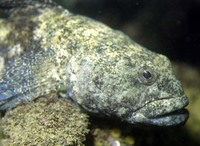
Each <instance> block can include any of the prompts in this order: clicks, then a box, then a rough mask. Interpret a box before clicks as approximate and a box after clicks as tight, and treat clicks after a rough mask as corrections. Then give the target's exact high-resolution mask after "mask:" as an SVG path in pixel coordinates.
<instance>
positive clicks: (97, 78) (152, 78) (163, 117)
mask: <svg viewBox="0 0 200 146" xmlns="http://www.w3.org/2000/svg"><path fill="white" fill-rule="evenodd" d="M136 48H138V47H136ZM104 53H105V54H103V53H101V54H97V56H94V55H93V54H94V53H88V55H87V57H83V56H80V55H78V56H74V57H73V58H71V60H70V62H69V68H68V71H69V76H71V77H70V78H69V83H70V86H69V88H68V95H69V96H70V97H71V98H72V99H73V100H74V101H76V103H78V104H79V105H80V106H81V107H83V108H84V109H86V110H87V111H89V112H92V113H103V114H105V115H107V116H114V117H118V118H120V119H121V120H123V121H127V122H129V123H132V124H150V125H157V126H171V125H179V124H181V123H184V122H185V121H186V120H187V118H188V112H187V110H185V109H184V107H185V106H187V104H188V99H187V97H186V96H185V94H184V91H183V88H182V86H181V83H180V81H179V80H177V78H176V77H175V75H174V71H173V68H172V66H171V63H170V61H169V59H168V58H167V57H165V56H163V55H160V54H157V53H154V52H151V51H149V50H147V49H145V48H141V49H139V51H138V50H134V49H132V50H128V51H126V49H124V50H123V49H118V50H117V49H116V50H115V51H113V52H108V51H107V52H104ZM82 54H84V53H82ZM91 54H92V55H91ZM83 58H84V59H83ZM70 64H71V65H70ZM182 109H183V110H182Z"/></svg>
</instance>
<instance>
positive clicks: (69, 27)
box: [0, 4, 188, 126]
mask: <svg viewBox="0 0 200 146" xmlns="http://www.w3.org/2000/svg"><path fill="white" fill-rule="evenodd" d="M0 60H1V64H0V70H1V72H2V74H1V75H0V76H1V80H0V109H1V110H8V109H11V108H13V107H15V106H17V105H18V104H20V102H22V101H23V102H26V101H32V100H34V99H36V98H38V97H39V96H42V95H46V94H50V93H51V92H64V93H67V94H68V97H69V98H71V99H73V100H74V102H75V103H78V104H79V105H80V106H81V107H83V108H84V109H85V110H87V111H89V112H92V113H100V114H105V115H108V116H112V117H119V118H120V119H121V120H125V121H128V122H129V123H133V124H137V123H143V124H153V125H159V126H168V125H177V124H180V123H183V122H185V121H186V120H187V118H188V113H187V111H185V110H183V111H182V110H181V111H180V110H179V109H182V108H184V107H185V106H186V105H187V104H188V99H187V98H186V96H185V94H184V91H183V89H182V87H181V83H180V82H179V81H178V80H177V79H176V77H175V75H174V73H173V69H172V67H171V64H170V61H169V60H168V59H167V58H166V57H165V56H163V55H160V54H157V53H154V52H151V51H149V50H147V49H146V48H143V47H141V46H140V45H138V44H137V43H135V42H134V41H132V40H131V39H130V38H129V37H127V36H126V35H124V34H123V33H122V32H119V31H115V30H113V29H111V28H109V27H107V26H105V25H104V24H102V23H100V22H96V21H94V20H92V19H90V18H87V17H83V16H80V15H74V14H72V13H70V12H68V11H67V10H64V9H63V8H61V7H55V6H50V5H45V4H37V5H36V6H27V7H25V8H15V9H13V10H11V12H10V16H9V18H8V19H0ZM4 66H6V67H5V68H4ZM144 71H145V72H148V73H149V74H148V75H150V77H148V75H146V76H145V74H144ZM63 110H65V109H63ZM177 110H178V111H177ZM174 111H177V112H174ZM171 112H173V113H172V114H168V113H171Z"/></svg>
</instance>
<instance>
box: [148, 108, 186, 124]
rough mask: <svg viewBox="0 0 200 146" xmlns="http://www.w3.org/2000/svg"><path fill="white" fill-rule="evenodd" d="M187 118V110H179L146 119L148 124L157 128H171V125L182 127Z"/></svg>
mask: <svg viewBox="0 0 200 146" xmlns="http://www.w3.org/2000/svg"><path fill="white" fill-rule="evenodd" d="M188 117H189V112H188V110H187V109H180V110H177V111H173V112H171V113H167V114H164V115H159V116H156V117H152V118H148V119H149V123H151V124H153V125H159V126H171V125H180V124H181V125H182V124H184V123H185V122H186V121H187V119H188ZM166 123H168V124H166Z"/></svg>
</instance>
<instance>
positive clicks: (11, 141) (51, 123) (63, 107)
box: [2, 95, 89, 146]
mask: <svg viewBox="0 0 200 146" xmlns="http://www.w3.org/2000/svg"><path fill="white" fill-rule="evenodd" d="M87 126H88V116H87V115H86V114H84V113H82V112H81V111H80V110H79V108H78V107H77V106H75V105H73V104H72V103H71V102H70V101H68V100H65V99H59V98H57V97H56V95H53V96H52V95H51V96H50V97H48V98H47V97H45V98H40V99H39V100H38V101H37V102H36V103H31V104H24V105H20V106H18V107H17V108H15V109H13V110H10V111H8V112H7V113H6V115H5V116H4V117H3V118H2V127H3V130H4V134H5V138H4V139H3V140H2V143H3V145H4V146H19V145H20V146H22V145H28V146H35V145H43V146H45V145H48V146H64V145H67V146H70V145H77V146H82V145H83V141H85V135H86V134H87V133H88V132H89V130H88V129H87Z"/></svg>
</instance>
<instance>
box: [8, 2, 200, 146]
mask: <svg viewBox="0 0 200 146" xmlns="http://www.w3.org/2000/svg"><path fill="white" fill-rule="evenodd" d="M56 1H57V2H58V3H59V4H60V5H62V6H63V7H66V8H67V9H68V10H69V11H71V12H73V13H75V14H81V15H84V16H88V17H91V18H94V19H96V20H99V21H101V22H103V23H105V24H107V25H108V26H110V27H111V28H114V29H118V30H121V31H123V32H124V33H125V34H127V35H129V36H130V37H131V38H132V39H133V40H134V41H136V42H138V43H139V44H141V45H142V46H144V47H146V48H148V49H150V50H152V51H155V52H158V53H161V54H164V55H166V56H168V57H169V58H170V60H171V61H172V63H173V65H174V69H175V71H176V74H177V77H178V78H179V79H180V80H181V82H182V84H183V87H184V90H185V92H186V95H187V96H188V98H189V100H190V104H189V106H188V110H189V112H190V117H189V119H188V121H187V123H186V125H184V126H179V127H167V128H156V127H140V126H138V127H134V126H132V125H130V124H127V123H123V122H119V121H115V120H108V119H104V118H96V117H93V116H91V117H90V118H89V122H88V121H87V119H84V122H83V123H81V124H80V123H79V124H80V125H81V126H82V125H83V126H85V125H84V123H90V124H89V130H90V131H89V132H88V130H87V129H84V128H83V129H81V130H83V131H85V132H84V133H87V136H86V141H84V138H83V135H81V134H80V132H79V133H78V134H77V133H73V134H74V135H75V136H77V135H78V136H80V137H81V140H82V141H84V142H83V144H85V145H86V146H158V145H163V146H169V145H176V146H198V145H200V79H199V77H200V53H199V49H200V21H199V18H200V1H199V0H190V1H188V0H162V1H160V0H148V1H147V0H123V1H122V0H96V1H94V0H84V1H83V0H56ZM41 103H42V104H41V106H44V104H46V101H42V102H41ZM39 105H40V104H38V106H39ZM59 106H60V105H59ZM63 106H66V105H63ZM62 108H63V107H62ZM18 110H19V111H20V109H18ZM15 112H16V111H15ZM31 112H32V111H31ZM72 112H74V111H72ZM78 112H79V111H78ZM66 114H67V113H66ZM79 114H80V113H78V115H79ZM11 117H12V116H11ZM83 117H84V116H83ZM20 118H23V117H20ZM73 118H74V117H73ZM76 118H78V116H77V117H76ZM84 118H85V117H84ZM15 120H16V119H15ZM20 120H21V119H20ZM64 120H65V119H64ZM73 120H74V119H72V121H73ZM72 121H70V122H72ZM11 125H14V124H13V123H11ZM31 128H33V127H31ZM71 128H72V129H73V130H74V131H76V130H77V129H79V130H80V127H77V126H76V124H74V125H73V126H72V127H71ZM70 130H71V129H70ZM19 132H20V131H19ZM18 134H19V133H18ZM61 134H62V133H61ZM77 141H78V142H77V144H73V145H81V143H82V141H81V142H79V139H78V138H77ZM13 145H14V144H13ZM27 145H31V144H27ZM47 145H48V144H47Z"/></svg>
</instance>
